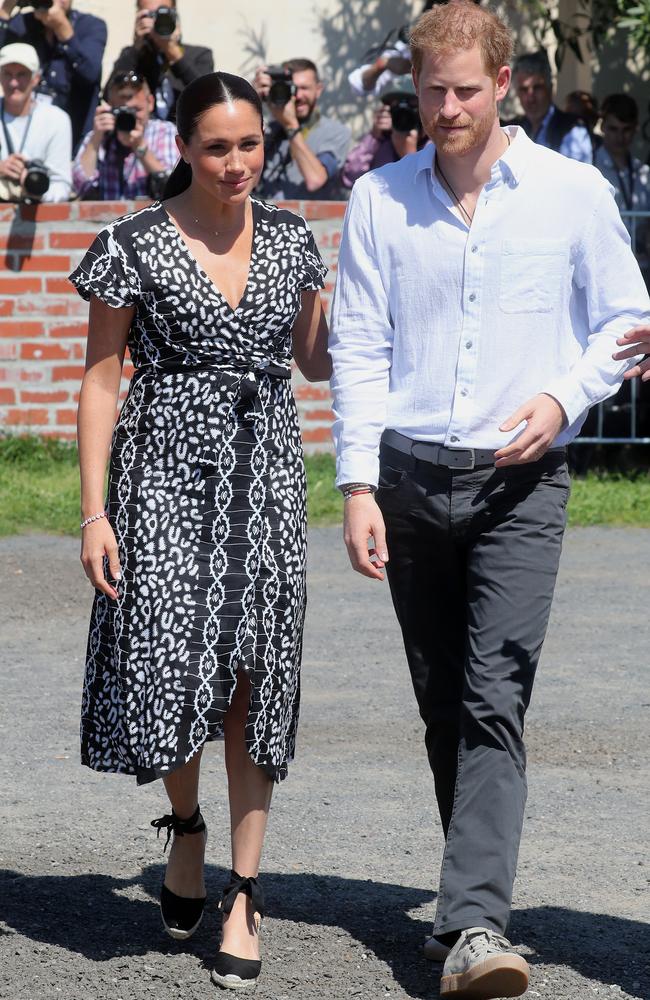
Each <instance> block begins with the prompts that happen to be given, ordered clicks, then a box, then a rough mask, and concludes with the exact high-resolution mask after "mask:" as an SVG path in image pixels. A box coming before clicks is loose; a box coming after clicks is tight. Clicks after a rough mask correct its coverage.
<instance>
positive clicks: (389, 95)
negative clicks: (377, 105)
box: [379, 73, 417, 104]
mask: <svg viewBox="0 0 650 1000" xmlns="http://www.w3.org/2000/svg"><path fill="white" fill-rule="evenodd" d="M416 96H417V95H416V93H415V84H414V83H413V77H412V76H411V75H410V73H405V74H404V75H403V76H396V77H394V79H393V80H391V82H390V83H387V84H386V86H385V87H383V88H382V91H381V94H380V95H379V99H380V100H381V101H382V102H383V103H384V104H389V103H390V101H392V100H394V98H396V97H416Z"/></svg>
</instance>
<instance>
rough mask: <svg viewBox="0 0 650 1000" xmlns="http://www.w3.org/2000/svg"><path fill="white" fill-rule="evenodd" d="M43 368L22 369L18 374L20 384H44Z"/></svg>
mask: <svg viewBox="0 0 650 1000" xmlns="http://www.w3.org/2000/svg"><path fill="white" fill-rule="evenodd" d="M45 375H46V371H45V369H44V368H23V370H22V371H21V373H20V381H21V382H45Z"/></svg>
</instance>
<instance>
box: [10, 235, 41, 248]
mask: <svg viewBox="0 0 650 1000" xmlns="http://www.w3.org/2000/svg"><path fill="white" fill-rule="evenodd" d="M44 245H45V243H44V239H43V237H42V236H37V235H33V236H32V235H30V234H29V233H8V234H7V235H6V236H0V250H42V249H43V247H44Z"/></svg>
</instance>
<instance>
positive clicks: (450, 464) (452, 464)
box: [440, 448, 476, 470]
mask: <svg viewBox="0 0 650 1000" xmlns="http://www.w3.org/2000/svg"><path fill="white" fill-rule="evenodd" d="M443 450H444V451H445V452H447V453H448V455H449V456H450V459H449V461H446V462H441V463H440V464H441V465H446V466H447V468H448V469H461V470H463V469H467V470H470V469H473V468H474V467H475V466H476V455H475V452H474V449H473V448H444V449H443ZM461 455H468V456H469V459H468V461H467V462H465V463H463V461H462V459H461Z"/></svg>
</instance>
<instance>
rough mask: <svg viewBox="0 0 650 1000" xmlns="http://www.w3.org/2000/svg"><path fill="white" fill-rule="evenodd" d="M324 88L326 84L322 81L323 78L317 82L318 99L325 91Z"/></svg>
mask: <svg viewBox="0 0 650 1000" xmlns="http://www.w3.org/2000/svg"><path fill="white" fill-rule="evenodd" d="M324 90H325V84H324V83H323V82H322V80H319V81H318V83H317V84H316V99H317V100H318V99H319V98H320V96H321V94H322V93H323V91H324Z"/></svg>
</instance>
